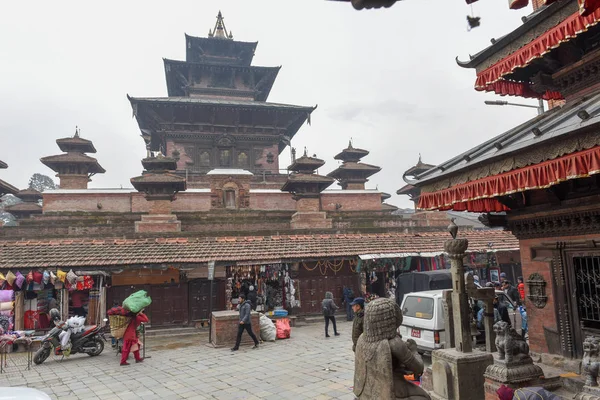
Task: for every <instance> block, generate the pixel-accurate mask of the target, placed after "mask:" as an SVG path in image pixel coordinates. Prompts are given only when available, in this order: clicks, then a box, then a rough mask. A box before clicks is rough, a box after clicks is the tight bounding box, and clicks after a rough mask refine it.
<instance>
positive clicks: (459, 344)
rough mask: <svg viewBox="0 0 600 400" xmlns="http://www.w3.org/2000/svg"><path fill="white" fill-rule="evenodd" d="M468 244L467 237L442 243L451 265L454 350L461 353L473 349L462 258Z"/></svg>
mask: <svg viewBox="0 0 600 400" xmlns="http://www.w3.org/2000/svg"><path fill="white" fill-rule="evenodd" d="M468 246H469V241H468V240H467V239H451V240H447V241H446V243H444V250H445V251H446V253H448V257H450V263H451V265H452V309H453V314H454V341H455V343H456V350H457V351H460V352H462V353H470V352H472V351H473V341H472V338H471V324H470V321H469V318H468V317H469V298H468V296H467V292H466V290H465V274H464V266H463V258H464V257H465V251H466V250H467V247H468Z"/></svg>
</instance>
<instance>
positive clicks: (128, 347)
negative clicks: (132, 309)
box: [121, 310, 148, 365]
mask: <svg viewBox="0 0 600 400" xmlns="http://www.w3.org/2000/svg"><path fill="white" fill-rule="evenodd" d="M143 322H148V317H147V316H146V314H144V310H142V311H140V312H139V313H137V314H136V315H135V317H133V318H132V319H131V322H130V323H129V326H127V329H126V330H125V335H124V336H123V349H122V350H121V365H129V363H128V362H127V358H128V357H129V352H130V351H133V356H134V357H135V362H136V363H139V362H142V361H144V359H143V358H141V357H140V341H139V339H138V337H137V328H138V326H140V324H142V323H143Z"/></svg>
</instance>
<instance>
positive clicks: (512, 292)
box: [502, 281, 521, 305]
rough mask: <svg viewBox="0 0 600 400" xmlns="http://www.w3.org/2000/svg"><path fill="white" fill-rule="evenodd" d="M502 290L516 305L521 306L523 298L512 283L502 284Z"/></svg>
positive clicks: (505, 282)
mask: <svg viewBox="0 0 600 400" xmlns="http://www.w3.org/2000/svg"><path fill="white" fill-rule="evenodd" d="M502 290H504V293H506V295H507V296H508V298H509V299H511V300H512V301H513V302H514V303H515V304H517V305H521V296H519V291H518V290H517V288H516V287H514V286H513V285H512V283H511V282H510V281H504V282H502Z"/></svg>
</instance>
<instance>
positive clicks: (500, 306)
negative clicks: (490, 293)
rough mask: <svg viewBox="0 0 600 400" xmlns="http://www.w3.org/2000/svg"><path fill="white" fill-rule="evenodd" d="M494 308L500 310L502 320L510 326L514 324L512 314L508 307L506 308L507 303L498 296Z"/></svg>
mask: <svg viewBox="0 0 600 400" xmlns="http://www.w3.org/2000/svg"><path fill="white" fill-rule="evenodd" d="M494 308H495V309H497V310H498V313H499V314H500V320H502V321H504V322H506V323H507V324H508V326H512V322H510V316H509V315H508V309H507V308H506V305H505V304H504V303H503V302H501V301H500V300H499V299H498V296H496V297H494Z"/></svg>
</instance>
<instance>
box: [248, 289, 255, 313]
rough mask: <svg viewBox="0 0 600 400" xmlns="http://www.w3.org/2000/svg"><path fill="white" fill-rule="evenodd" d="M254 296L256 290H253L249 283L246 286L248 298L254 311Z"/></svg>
mask: <svg viewBox="0 0 600 400" xmlns="http://www.w3.org/2000/svg"><path fill="white" fill-rule="evenodd" d="M256 297H257V295H256V290H254V286H252V285H250V287H249V288H248V300H249V301H250V304H252V311H256Z"/></svg>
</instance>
